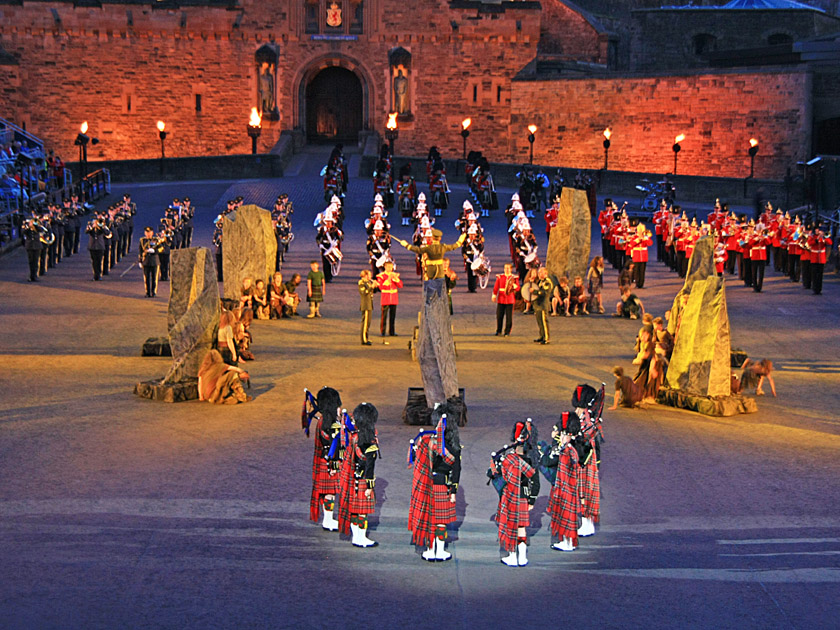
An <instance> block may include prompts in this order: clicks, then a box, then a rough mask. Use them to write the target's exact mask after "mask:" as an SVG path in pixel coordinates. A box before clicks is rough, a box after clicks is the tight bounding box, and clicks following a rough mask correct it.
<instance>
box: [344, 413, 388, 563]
mask: <svg viewBox="0 0 840 630" xmlns="http://www.w3.org/2000/svg"><path fill="white" fill-rule="evenodd" d="M378 418H379V412H378V411H377V410H376V407H374V406H373V405H372V404H370V403H362V404H360V405H358V406H357V407H356V408H355V409H354V410H353V422H354V424H355V431H353V432H351V433H350V434H349V438H348V442H347V449H346V450H345V453H344V461H343V462H342V464H341V471H340V473H339V475H340V477H339V488H338V527H339V530H340V531H341V533H342V534H347V533H350V534H351V540H350V542H352V543H353V545H354V546H355V547H376V546H377V545H378V544H379V543H377V542H374V541H373V540H371V539H370V538H368V537H367V528H368V516H369V515H370V514H372V513H373V512H374V510H375V509H376V495H375V493H374V486H375V483H376V475H375V474H374V470H375V467H376V460H377V458H378V457H379V441H378V439H377V437H376V421H377V419H378Z"/></svg>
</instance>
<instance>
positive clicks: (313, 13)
mask: <svg viewBox="0 0 840 630" xmlns="http://www.w3.org/2000/svg"><path fill="white" fill-rule="evenodd" d="M320 4H321V3H320V2H319V0H306V2H305V4H304V7H303V17H304V21H305V24H304V32H306V33H317V32H319V31H320V28H319V20H318V18H319V17H320V15H319V14H320V11H321V7H320Z"/></svg>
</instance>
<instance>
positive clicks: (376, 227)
mask: <svg viewBox="0 0 840 630" xmlns="http://www.w3.org/2000/svg"><path fill="white" fill-rule="evenodd" d="M373 229H374V230H384V229H385V225H384V224H383V223H382V221H377V222H376V223H374V224H373Z"/></svg>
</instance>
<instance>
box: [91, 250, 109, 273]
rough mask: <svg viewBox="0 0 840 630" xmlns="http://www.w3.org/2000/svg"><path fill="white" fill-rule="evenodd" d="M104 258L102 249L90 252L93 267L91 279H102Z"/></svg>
mask: <svg viewBox="0 0 840 630" xmlns="http://www.w3.org/2000/svg"><path fill="white" fill-rule="evenodd" d="M104 257H105V250H104V249H92V250H90V262H91V265H92V266H93V279H94V280H99V278H101V277H102V260H103V259H104Z"/></svg>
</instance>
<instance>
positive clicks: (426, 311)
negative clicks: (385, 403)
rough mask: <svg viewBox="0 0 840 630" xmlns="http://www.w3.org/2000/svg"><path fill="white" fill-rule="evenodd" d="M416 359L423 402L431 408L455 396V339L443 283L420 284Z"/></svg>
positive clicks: (456, 381)
mask: <svg viewBox="0 0 840 630" xmlns="http://www.w3.org/2000/svg"><path fill="white" fill-rule="evenodd" d="M417 360H418V362H419V363H420V373H421V376H422V378H423V389H424V392H425V394H426V402H427V404H428V406H429V407H431V408H433V407H434V406H435V403H444V402H446V401H447V399H449V398H453V397H457V396H458V371H457V369H456V367H455V340H454V339H453V338H452V324H451V322H450V318H449V299H448V298H447V295H446V285H445V280H443V279H442V278H439V279H437V280H426V281H425V282H424V283H423V316H422V320H421V322H420V334H419V338H418V346H417Z"/></svg>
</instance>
